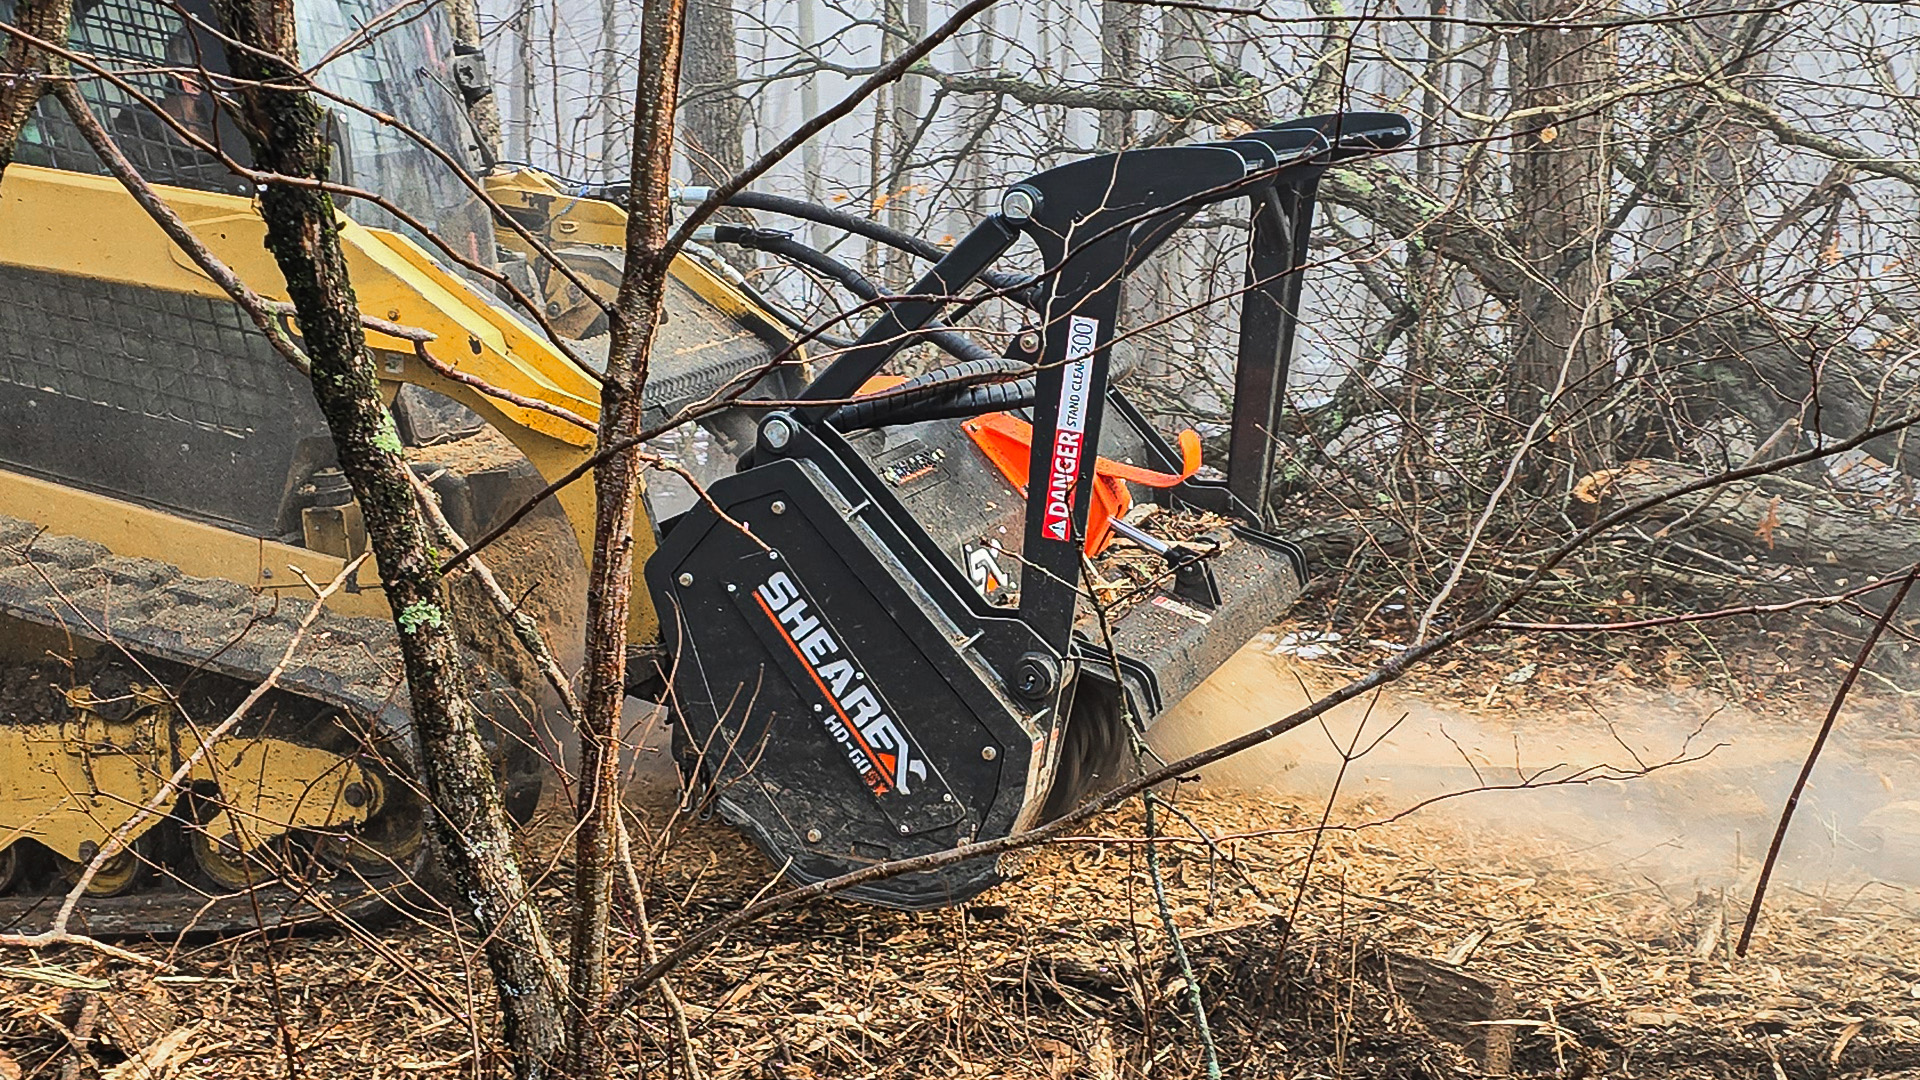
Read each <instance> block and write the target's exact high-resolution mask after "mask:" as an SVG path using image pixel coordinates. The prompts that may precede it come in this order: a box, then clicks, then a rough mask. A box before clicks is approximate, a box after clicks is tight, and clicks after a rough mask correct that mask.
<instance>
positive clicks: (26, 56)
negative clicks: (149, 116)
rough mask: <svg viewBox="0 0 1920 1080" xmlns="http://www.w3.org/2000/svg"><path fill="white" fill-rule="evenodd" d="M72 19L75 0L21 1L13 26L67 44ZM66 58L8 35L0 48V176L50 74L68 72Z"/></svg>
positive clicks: (58, 76) (3, 174) (43, 38)
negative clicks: (68, 25) (68, 29)
mask: <svg viewBox="0 0 1920 1080" xmlns="http://www.w3.org/2000/svg"><path fill="white" fill-rule="evenodd" d="M72 18H73V0H20V3H19V6H17V7H16V8H15V9H14V12H13V21H14V25H15V26H17V27H19V28H20V30H21V31H22V32H24V33H28V34H32V35H33V36H34V37H37V38H39V39H40V40H42V41H47V42H53V43H55V44H59V45H65V44H66V43H67V24H68V23H69V22H70V21H72ZM66 72H67V64H66V61H64V60H61V59H59V58H58V57H55V56H51V55H48V54H47V53H46V51H45V50H42V49H38V48H35V47H34V46H32V45H29V44H27V43H26V42H24V41H22V40H20V39H19V38H17V37H14V36H13V35H11V34H9V35H7V37H6V41H5V48H0V176H5V175H6V172H7V166H8V165H11V164H13V150H14V146H15V145H16V144H18V143H19V141H20V132H21V130H22V129H24V128H25V127H26V126H27V117H29V116H32V115H33V107H34V106H35V105H36V104H38V103H39V101H40V96H41V95H42V94H44V93H46V89H47V78H48V77H49V76H52V77H55V78H61V77H64V76H65V75H66Z"/></svg>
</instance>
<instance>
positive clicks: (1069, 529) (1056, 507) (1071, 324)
mask: <svg viewBox="0 0 1920 1080" xmlns="http://www.w3.org/2000/svg"><path fill="white" fill-rule="evenodd" d="M1099 340H1100V320H1098V319H1090V318H1088V317H1086V316H1085V315H1074V316H1071V317H1070V318H1068V320H1067V364H1066V367H1065V368H1064V369H1062V378H1061V381H1060V414H1059V421H1058V424H1057V426H1056V427H1055V429H1054V433H1053V451H1052V453H1050V454H1048V455H1047V493H1046V500H1047V501H1046V513H1045V515H1044V516H1043V517H1042V518H1041V522H1040V531H1041V532H1042V534H1044V535H1045V536H1046V537H1047V538H1048V539H1049V540H1058V541H1060V542H1062V543H1070V542H1071V541H1072V540H1073V494H1074V489H1075V488H1076V487H1077V486H1078V484H1079V482H1080V464H1081V461H1082V460H1083V459H1084V457H1085V450H1086V437H1087V413H1088V410H1089V408H1090V406H1091V399H1092V389H1093V351H1094V347H1095V345H1097V344H1098V343H1099Z"/></svg>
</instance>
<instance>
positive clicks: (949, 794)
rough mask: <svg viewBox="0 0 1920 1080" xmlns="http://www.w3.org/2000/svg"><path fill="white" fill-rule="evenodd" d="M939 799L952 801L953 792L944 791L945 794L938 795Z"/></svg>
mask: <svg viewBox="0 0 1920 1080" xmlns="http://www.w3.org/2000/svg"><path fill="white" fill-rule="evenodd" d="M940 801H941V802H952V801H953V792H951V791H949V792H947V793H946V794H945V795H942V796H940Z"/></svg>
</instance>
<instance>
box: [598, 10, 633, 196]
mask: <svg viewBox="0 0 1920 1080" xmlns="http://www.w3.org/2000/svg"><path fill="white" fill-rule="evenodd" d="M599 82H600V92H599V94H598V95H597V96H598V98H599V104H598V106H597V108H598V110H599V113H600V124H601V127H600V168H599V169H597V170H591V171H592V172H593V173H594V175H595V176H597V177H599V178H601V179H605V178H607V177H610V176H613V175H615V173H614V172H613V171H612V170H614V169H615V168H617V165H616V164H615V163H616V162H618V161H619V160H620V159H621V158H623V157H625V156H626V146H625V141H626V134H627V131H626V129H627V123H626V119H627V110H626V109H625V108H623V107H622V103H621V101H620V5H619V4H618V3H617V2H616V0H600V72H599Z"/></svg>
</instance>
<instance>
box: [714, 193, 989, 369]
mask: <svg viewBox="0 0 1920 1080" xmlns="http://www.w3.org/2000/svg"><path fill="white" fill-rule="evenodd" d="M713 239H714V242H715V243H719V244H736V245H738V246H740V247H743V248H749V249H751V250H754V251H764V252H766V253H767V254H769V255H777V256H779V257H780V258H783V259H787V260H789V261H791V262H795V263H799V264H800V265H801V266H805V267H807V268H808V269H811V270H816V271H818V272H820V273H822V274H825V275H826V276H827V277H829V278H832V279H833V280H835V281H837V282H839V283H840V284H841V286H843V287H844V288H845V289H846V290H847V291H848V292H850V293H852V294H853V295H855V296H857V297H859V298H860V299H861V300H863V301H872V300H877V299H879V298H880V295H881V293H880V289H879V287H878V286H876V285H875V284H874V283H873V282H871V281H868V280H867V276H866V275H865V274H862V273H861V272H860V271H858V270H855V269H854V268H853V267H851V266H848V265H847V264H846V263H843V262H841V261H840V260H839V259H836V258H834V257H833V256H831V255H829V254H827V253H826V252H824V251H821V250H820V249H819V248H816V247H814V246H812V245H811V244H803V243H801V242H800V241H798V240H795V239H794V238H793V236H792V235H791V234H789V233H786V232H782V231H780V230H778V229H755V228H750V227H748V226H745V225H715V226H714V227H713ZM919 336H920V337H924V338H925V339H926V340H928V341H931V342H933V343H934V344H935V345H938V346H939V347H940V348H941V349H942V350H944V351H945V352H947V353H948V354H949V355H951V356H952V357H953V358H954V359H956V360H961V361H968V360H973V361H982V360H984V361H995V360H998V359H999V358H998V357H996V356H994V355H993V353H992V352H990V351H988V350H987V349H986V348H985V347H984V346H982V345H981V344H980V343H979V342H977V341H974V340H973V339H972V338H970V337H967V336H966V335H965V334H961V333H957V332H955V331H953V330H940V329H927V330H922V331H920V332H919Z"/></svg>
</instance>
